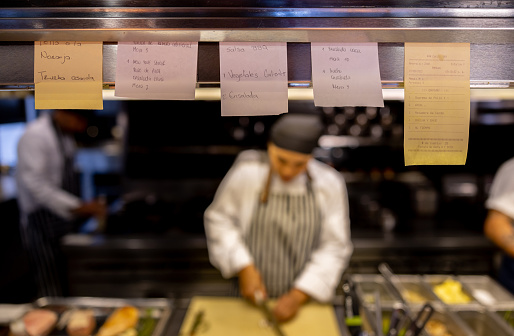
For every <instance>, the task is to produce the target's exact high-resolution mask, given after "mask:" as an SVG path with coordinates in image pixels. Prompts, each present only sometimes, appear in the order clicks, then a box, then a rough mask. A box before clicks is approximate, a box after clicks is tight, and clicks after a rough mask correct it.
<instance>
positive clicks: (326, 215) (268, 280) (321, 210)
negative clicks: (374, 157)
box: [204, 114, 353, 321]
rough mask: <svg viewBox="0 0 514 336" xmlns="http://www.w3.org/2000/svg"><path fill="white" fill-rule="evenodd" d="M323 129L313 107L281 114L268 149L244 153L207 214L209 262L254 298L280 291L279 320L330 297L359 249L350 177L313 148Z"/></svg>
mask: <svg viewBox="0 0 514 336" xmlns="http://www.w3.org/2000/svg"><path fill="white" fill-rule="evenodd" d="M322 131H323V127H322V124H321V123H320V121H319V118H318V117H317V116H315V115H307V114H286V115H284V116H282V117H281V118H279V119H278V121H277V122H276V123H275V124H274V125H273V126H272V129H271V131H270V139H269V142H268V148H267V152H265V151H256V150H249V151H244V152H242V153H240V154H239V156H238V158H237V159H236V161H235V163H234V165H233V166H232V167H231V169H230V171H229V172H228V174H227V175H226V176H225V178H224V179H223V181H222V183H221V185H220V187H219V188H218V190H217V192H216V195H215V197H214V200H213V202H212V204H211V205H210V206H209V207H208V208H207V210H206V211H205V215H204V220H205V231H206V236H207V243H208V249H209V257H210V260H211V263H212V264H213V265H214V266H215V267H217V268H218V269H219V270H220V271H221V273H222V275H223V276H224V277H225V278H231V277H234V276H237V277H238V284H239V291H240V293H241V295H242V296H243V297H245V298H247V299H249V300H250V301H252V302H254V303H255V300H256V298H258V297H260V296H263V297H265V298H266V297H271V298H276V299H277V302H276V305H275V307H274V311H273V313H274V315H275V317H276V319H277V320H278V321H286V320H289V319H291V318H292V317H294V316H295V315H296V313H297V312H298V310H299V309H300V307H301V306H302V304H304V303H306V302H307V301H308V300H309V299H314V300H316V301H319V302H330V300H331V299H332V297H333V295H334V292H335V287H336V286H337V284H338V283H339V281H340V278H341V274H342V272H343V271H344V269H345V268H346V267H347V265H348V261H349V258H350V255H351V253H352V250H353V247H352V244H351V241H350V221H349V214H348V199H347V192H346V185H345V182H344V180H343V178H342V176H341V174H340V173H338V172H337V171H336V170H334V169H333V168H331V167H329V166H328V165H326V164H324V163H322V162H320V161H317V160H315V159H313V156H312V151H313V149H314V148H315V147H316V146H317V144H318V139H319V137H320V135H321V133H322Z"/></svg>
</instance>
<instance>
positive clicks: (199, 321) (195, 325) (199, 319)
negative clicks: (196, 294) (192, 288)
mask: <svg viewBox="0 0 514 336" xmlns="http://www.w3.org/2000/svg"><path fill="white" fill-rule="evenodd" d="M203 314H204V312H203V310H200V311H199V312H197V313H196V315H195V319H194V321H193V324H192V325H191V330H189V332H188V334H187V335H188V336H195V335H196V332H197V331H198V328H199V327H200V324H202V321H203Z"/></svg>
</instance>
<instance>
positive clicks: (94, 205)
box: [72, 200, 107, 218]
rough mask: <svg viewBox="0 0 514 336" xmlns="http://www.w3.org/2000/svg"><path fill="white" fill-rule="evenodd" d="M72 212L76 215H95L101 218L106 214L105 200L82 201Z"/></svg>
mask: <svg viewBox="0 0 514 336" xmlns="http://www.w3.org/2000/svg"><path fill="white" fill-rule="evenodd" d="M72 213H73V214H74V215H75V216H78V217H93V216H95V217H97V218H102V217H105V216H106V215H107V206H106V204H105V202H102V201H99V200H92V201H89V202H84V203H82V204H81V205H80V206H79V207H78V208H75V209H74V210H72Z"/></svg>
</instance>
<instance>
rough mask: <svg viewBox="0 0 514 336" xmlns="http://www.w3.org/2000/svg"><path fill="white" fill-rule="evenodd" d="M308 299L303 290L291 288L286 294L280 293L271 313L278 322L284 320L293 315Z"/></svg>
mask: <svg viewBox="0 0 514 336" xmlns="http://www.w3.org/2000/svg"><path fill="white" fill-rule="evenodd" d="M308 299H309V296H308V295H307V294H305V293H304V292H302V291H300V290H298V289H296V288H293V289H291V290H290V291H289V292H287V293H286V294H284V295H282V296H281V297H280V298H279V299H278V301H277V304H276V305H275V308H274V309H273V314H274V315H275V318H276V319H277V321H278V322H285V321H288V320H290V319H292V318H293V317H295V315H296V313H298V310H299V309H300V307H301V306H302V305H303V304H304V303H305V302H306V301H307V300H308Z"/></svg>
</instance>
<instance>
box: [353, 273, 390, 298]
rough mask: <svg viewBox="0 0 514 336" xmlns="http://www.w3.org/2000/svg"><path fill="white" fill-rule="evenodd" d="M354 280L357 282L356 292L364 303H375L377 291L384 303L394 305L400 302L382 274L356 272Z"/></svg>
mask: <svg viewBox="0 0 514 336" xmlns="http://www.w3.org/2000/svg"><path fill="white" fill-rule="evenodd" d="M352 281H353V283H354V284H355V293H356V294H357V297H358V298H359V301H360V303H361V304H362V305H373V304H374V303H375V293H376V292H377V291H378V293H379V295H380V303H381V304H382V305H384V306H392V305H393V304H395V303H399V300H398V299H397V298H396V297H395V296H394V294H393V293H392V291H391V289H390V288H389V287H388V285H387V283H386V281H385V279H384V277H382V276H381V275H375V274H356V275H353V276H352Z"/></svg>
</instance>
